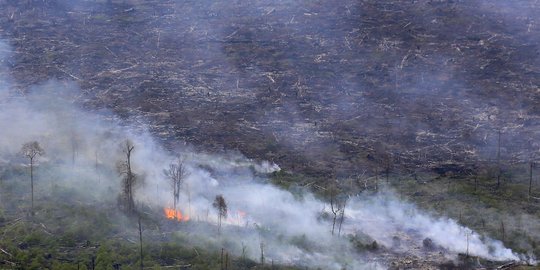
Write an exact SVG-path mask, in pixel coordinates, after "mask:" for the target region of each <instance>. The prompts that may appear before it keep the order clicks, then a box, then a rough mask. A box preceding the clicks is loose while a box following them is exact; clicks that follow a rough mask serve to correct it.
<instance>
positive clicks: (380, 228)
mask: <svg viewBox="0 0 540 270" xmlns="http://www.w3.org/2000/svg"><path fill="white" fill-rule="evenodd" d="M0 47H2V46H0ZM4 47H5V46H4ZM9 79H10V78H9V77H4V78H3V79H2V84H0V85H2V89H1V91H0V97H1V98H2V99H1V101H0V102H1V107H0V130H1V131H2V136H1V137H0V153H1V156H0V158H1V160H2V162H5V163H13V162H15V163H17V162H19V163H23V162H26V161H25V160H23V159H22V158H21V157H19V155H18V151H19V149H20V147H21V145H22V144H23V143H25V142H27V141H33V140H36V141H38V142H39V143H40V144H41V145H42V146H43V148H44V149H45V151H46V153H47V154H46V156H45V157H43V158H41V161H40V163H42V165H43V166H42V167H43V168H44V169H43V172H42V174H41V175H39V174H38V175H39V179H38V181H37V183H38V184H37V185H38V186H42V187H45V186H46V184H45V183H51V182H52V183H56V184H60V185H67V186H71V187H75V188H76V189H77V188H78V189H79V190H80V191H81V192H84V193H86V194H87V196H88V197H90V198H93V199H100V200H105V201H110V202H111V203H113V202H114V201H115V199H116V197H115V196H117V194H118V193H117V192H118V191H119V190H120V188H119V184H120V179H119V176H118V175H117V173H116V172H115V164H116V163H117V162H118V161H119V160H122V158H123V157H122V155H123V154H122V152H121V149H120V144H121V143H122V142H123V141H124V140H125V139H130V140H132V141H133V143H134V145H135V150H134V154H133V159H132V160H133V168H134V170H135V173H137V175H138V181H139V184H138V188H137V190H136V192H135V198H136V200H137V204H138V205H142V204H144V205H151V206H153V207H157V208H158V209H159V208H162V207H170V206H171V201H172V194H171V191H170V187H169V184H168V182H167V181H166V179H165V177H164V175H163V170H164V169H166V168H167V165H168V164H169V162H171V161H173V160H174V158H175V156H177V155H179V154H180V155H182V157H184V159H185V162H186V165H187V169H188V171H189V176H188V177H187V179H186V182H185V183H184V186H183V187H182V193H181V200H180V208H179V209H181V211H182V212H183V213H184V214H186V215H190V220H191V221H190V222H202V223H211V224H213V223H215V222H216V213H215V210H214V209H213V208H212V206H211V205H212V201H213V199H214V197H215V196H216V195H218V194H223V196H224V197H225V199H226V200H227V203H228V205H229V218H228V219H227V220H226V221H225V228H224V232H223V236H222V237H223V239H225V240H226V241H229V242H232V243H233V244H232V247H229V248H230V249H231V250H232V251H233V252H235V253H236V255H240V254H241V246H240V245H241V243H243V244H244V245H245V246H246V247H247V256H249V257H250V258H252V259H254V260H258V258H259V256H260V254H259V249H260V245H261V243H262V245H263V246H264V249H265V254H266V255H265V256H266V260H267V262H268V261H270V260H273V261H275V262H276V263H291V264H299V265H308V266H318V267H323V268H325V269H342V268H343V267H347V268H352V269H376V268H384V262H383V261H370V260H369V259H368V258H367V257H364V256H363V255H362V254H361V253H358V251H356V250H355V247H354V246H353V243H351V242H350V241H349V240H348V239H347V238H345V237H336V236H332V235H331V233H330V230H331V221H330V220H328V219H327V218H324V217H325V215H326V216H327V215H328V214H329V209H328V207H329V206H328V204H327V203H325V202H323V201H321V200H320V199H317V198H316V197H315V196H313V195H311V194H310V193H309V192H302V193H300V194H296V195H293V194H292V193H290V192H289V191H285V190H282V189H279V188H277V187H275V186H273V185H271V184H269V183H267V181H266V179H265V177H264V174H267V173H271V172H274V171H278V170H279V167H278V166H277V165H275V164H273V163H269V162H264V161H263V162H256V161H252V160H249V159H247V158H245V157H243V156H241V155H239V154H234V153H233V154H224V155H214V154H205V153H200V152H195V151H192V150H190V148H189V147H186V148H184V149H175V150H174V151H166V150H164V149H163V148H162V147H161V146H160V145H159V144H158V143H156V141H155V140H154V138H152V136H150V135H149V134H148V133H147V132H145V131H144V129H141V127H136V128H132V127H129V126H123V125H122V124H121V123H120V122H118V121H117V120H115V119H114V118H113V117H111V115H110V114H108V113H106V112H103V113H100V114H94V113H90V112H85V111H82V110H80V109H78V108H77V107H76V106H75V105H73V104H72V103H71V102H70V100H71V98H70V97H71V96H73V95H77V94H78V87H77V85H76V84H74V83H68V82H62V81H50V82H47V83H44V84H42V85H37V86H34V87H31V88H29V89H23V90H24V91H25V92H27V93H26V94H25V95H24V96H23V95H20V94H19V93H18V92H17V91H16V90H15V89H14V88H12V87H10V84H9ZM169 198H171V199H169ZM345 213H346V214H345V222H344V227H343V235H349V236H353V235H356V234H362V235H367V236H368V239H374V240H376V241H377V242H378V243H379V244H382V245H384V246H386V247H387V248H388V249H390V250H392V249H395V250H399V249H400V248H401V249H403V250H406V249H408V248H410V247H412V246H421V241H422V240H423V239H425V238H426V237H429V238H431V239H432V240H433V242H434V244H435V245H436V246H439V247H440V248H441V250H442V251H443V252H445V253H446V254H447V256H448V257H449V258H452V257H454V256H455V255H456V254H457V253H465V252H466V251H467V248H468V251H469V253H470V254H471V255H475V256H480V257H483V258H486V259H490V260H518V259H519V255H517V254H515V253H514V252H512V251H511V250H509V249H507V248H505V247H504V246H503V245H502V244H501V242H499V241H497V240H493V239H489V238H487V237H483V236H480V235H478V234H476V233H474V232H471V231H470V230H469V229H467V228H464V227H462V226H460V225H458V224H457V223H456V222H455V221H453V220H450V219H446V218H434V217H431V216H430V215H428V214H426V213H422V211H420V210H418V209H416V208H415V207H414V206H413V205H410V204H408V203H405V202H402V201H399V200H397V199H396V197H395V196H394V194H393V193H392V192H383V193H380V194H379V195H373V196H368V195H366V196H359V197H353V198H350V201H349V204H348V206H347V208H346V212H345ZM195 227H196V228H191V229H190V228H189V227H188V230H191V231H192V233H193V234H196V235H198V236H199V237H204V238H208V240H209V241H215V244H216V245H220V244H221V243H220V242H219V241H217V240H211V239H214V238H215V237H216V228H215V227H214V226H206V227H204V228H207V230H205V229H201V228H203V226H201V227H200V228H199V226H195ZM467 234H469V237H467ZM400 235H405V236H404V238H403V241H402V242H403V244H402V245H403V246H401V247H394V246H393V241H394V239H395V238H394V236H396V237H398V236H400ZM370 241H371V240H370ZM467 242H468V243H467ZM467 246H468V247H467Z"/></svg>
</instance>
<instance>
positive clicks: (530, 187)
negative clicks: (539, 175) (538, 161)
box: [529, 161, 533, 200]
mask: <svg viewBox="0 0 540 270" xmlns="http://www.w3.org/2000/svg"><path fill="white" fill-rule="evenodd" d="M532 179H533V162H532V161H531V162H530V163H529V200H530V199H531V196H532Z"/></svg>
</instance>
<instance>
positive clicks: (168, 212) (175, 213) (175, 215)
mask: <svg viewBox="0 0 540 270" xmlns="http://www.w3.org/2000/svg"><path fill="white" fill-rule="evenodd" d="M163 211H165V216H166V217H167V219H171V220H175V219H176V220H178V221H180V222H185V221H188V220H189V216H188V215H182V212H180V211H179V210H174V209H172V208H167V207H165V208H163Z"/></svg>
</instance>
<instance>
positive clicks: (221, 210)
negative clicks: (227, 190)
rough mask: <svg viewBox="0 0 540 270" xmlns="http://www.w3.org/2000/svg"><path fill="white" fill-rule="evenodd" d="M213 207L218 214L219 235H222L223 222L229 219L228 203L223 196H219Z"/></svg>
mask: <svg viewBox="0 0 540 270" xmlns="http://www.w3.org/2000/svg"><path fill="white" fill-rule="evenodd" d="M212 206H213V207H214V208H215V209H216V210H217V212H218V234H221V220H222V219H224V218H227V202H225V198H223V195H221V194H220V195H217V196H216V198H215V199H214V202H213V203H212Z"/></svg>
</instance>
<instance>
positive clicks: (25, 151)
mask: <svg viewBox="0 0 540 270" xmlns="http://www.w3.org/2000/svg"><path fill="white" fill-rule="evenodd" d="M21 154H22V155H23V156H25V157H26V158H28V159H29V160H30V188H31V193H32V208H31V211H32V215H33V214H34V163H35V162H36V161H37V157H38V156H42V155H44V154H45V151H44V150H43V148H41V146H40V145H39V143H38V142H36V141H32V142H27V143H25V144H23V146H22V148H21Z"/></svg>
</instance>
